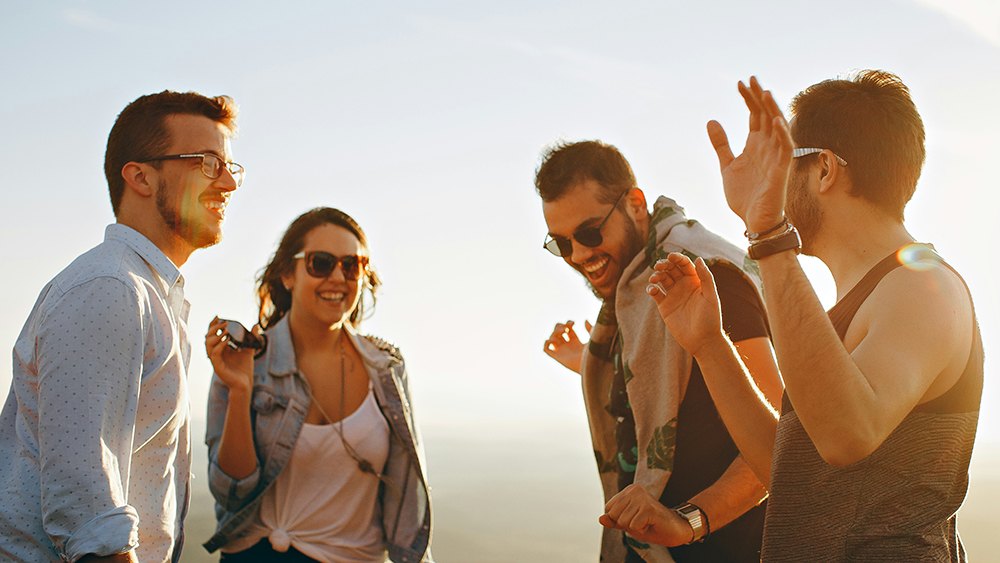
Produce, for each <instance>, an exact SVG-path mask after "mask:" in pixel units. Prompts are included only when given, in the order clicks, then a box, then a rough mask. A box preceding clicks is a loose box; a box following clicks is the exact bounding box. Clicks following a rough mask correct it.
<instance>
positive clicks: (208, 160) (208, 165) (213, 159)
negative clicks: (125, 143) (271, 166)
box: [137, 152, 246, 187]
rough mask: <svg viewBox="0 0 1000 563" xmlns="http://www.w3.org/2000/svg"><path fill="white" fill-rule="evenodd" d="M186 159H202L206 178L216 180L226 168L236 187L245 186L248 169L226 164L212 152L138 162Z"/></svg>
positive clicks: (175, 155)
mask: <svg viewBox="0 0 1000 563" xmlns="http://www.w3.org/2000/svg"><path fill="white" fill-rule="evenodd" d="M186 158H200V159H201V173H202V174H204V175H205V176H207V177H209V178H211V179H213V180H214V179H216V178H218V177H219V176H222V167H223V166H225V167H226V170H229V173H230V174H232V175H233V179H234V180H236V187H240V186H242V185H243V178H244V177H245V176H246V169H245V168H243V165H242V164H237V163H235V162H226V161H224V160H222V157H220V156H219V155H217V154H212V153H210V152H200V153H192V154H168V155H164V156H158V157H156V158H147V159H146V160H139V161H137V162H140V163H146V162H156V161H158V160H183V159H186Z"/></svg>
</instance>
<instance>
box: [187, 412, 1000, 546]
mask: <svg viewBox="0 0 1000 563" xmlns="http://www.w3.org/2000/svg"><path fill="white" fill-rule="evenodd" d="M195 432H202V429H200V428H196V429H195ZM424 434H425V440H426V441H427V456H428V463H429V465H430V469H429V473H430V476H431V485H432V487H433V503H434V504H433V507H434V540H433V553H434V557H435V560H437V561H438V562H439V563H441V562H443V563H511V562H516V563H536V562H537V563H580V562H596V561H597V550H598V545H599V542H600V527H599V526H598V524H597V517H598V516H599V514H600V508H601V504H602V503H601V499H600V491H599V488H598V485H597V478H596V469H595V467H594V463H593V458H592V454H591V451H590V447H589V441H588V436H587V434H586V429H585V428H583V427H582V426H570V425H567V424H566V423H565V422H561V423H558V424H553V425H549V426H540V427H537V433H536V434H533V433H530V432H524V433H523V434H521V435H517V434H516V433H512V432H510V430H509V429H504V435H505V436H508V438H503V439H499V438H497V437H496V435H493V436H490V435H488V434H483V435H482V437H481V438H470V437H469V434H470V432H469V429H468V428H465V429H462V430H461V432H459V430H458V429H434V428H427V429H425V431H424ZM198 436H199V442H198V443H196V448H195V459H196V464H197V467H196V472H195V474H196V484H195V493H194V497H193V502H192V506H191V512H190V515H189V518H188V524H187V530H188V532H187V537H188V543H187V545H186V549H185V552H184V556H183V557H182V559H181V561H183V562H186V563H200V562H207V561H217V560H218V556H217V555H209V554H208V553H207V552H206V551H205V550H204V549H203V548H202V547H201V545H200V544H201V543H202V542H203V541H205V540H206V539H207V538H208V537H209V536H210V535H211V533H212V530H213V529H214V524H215V521H214V516H213V513H212V498H211V495H210V494H209V493H208V489H207V485H206V482H207V481H206V477H205V467H206V465H205V463H206V461H205V447H204V446H203V445H202V444H200V436H201V434H198ZM989 448H990V444H986V445H985V446H982V447H980V449H979V450H978V451H977V452H976V457H975V459H974V460H973V471H972V485H971V488H970V493H969V498H968V499H967V501H966V504H965V506H964V507H963V509H962V511H961V512H960V514H959V530H960V532H961V534H962V539H963V541H964V542H965V546H966V549H967V550H968V553H969V558H970V560H972V561H987V560H990V559H991V557H992V556H991V555H989V554H995V553H997V551H998V549H1000V538H998V535H997V533H996V523H997V517H996V511H997V503H998V501H1000V475H998V474H997V471H996V470H991V468H996V467H1000V465H998V463H1000V451H998V448H996V447H995V446H993V448H994V449H989Z"/></svg>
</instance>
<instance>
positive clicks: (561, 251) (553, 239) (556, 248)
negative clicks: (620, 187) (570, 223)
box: [542, 190, 629, 256]
mask: <svg viewBox="0 0 1000 563" xmlns="http://www.w3.org/2000/svg"><path fill="white" fill-rule="evenodd" d="M628 192H629V190H625V191H624V192H622V195H620V196H618V199H617V200H615V204H614V205H612V206H611V210H610V211H608V214H607V215H605V216H604V219H601V222H600V223H598V224H597V225H596V226H588V227H580V228H579V229H577V230H576V231H575V232H574V233H573V238H574V239H576V242H578V243H580V244H582V245H583V246H586V247H587V248H594V247H595V246H598V245H600V244H601V243H602V242H604V236H603V235H602V234H601V229H602V228H603V227H604V224H605V223H607V222H608V219H610V218H611V214H612V213H614V212H615V209H617V208H618V204H619V203H621V202H622V199H624V198H625V194H627V193H628ZM542 246H543V247H544V248H545V250H548V251H549V252H551V253H552V254H554V255H556V256H569V255H571V254H573V241H572V240H571V239H568V238H566V237H560V236H556V235H553V234H549V235H548V236H547V237H546V238H545V242H544V243H543V244H542Z"/></svg>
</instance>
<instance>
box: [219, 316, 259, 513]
mask: <svg viewBox="0 0 1000 563" xmlns="http://www.w3.org/2000/svg"><path fill="white" fill-rule="evenodd" d="M224 324H225V321H219V319H218V317H216V318H215V319H213V321H212V323H211V324H210V325H209V328H208V333H207V334H206V335H205V350H206V352H207V353H208V357H209V359H210V360H211V361H212V367H213V368H214V369H215V375H214V376H213V377H212V386H211V389H210V390H209V396H208V419H207V425H206V431H205V443H206V444H208V459H209V462H208V473H209V489H210V490H211V491H212V495H213V496H214V497H215V499H216V500H217V501H218V502H219V503H220V504H222V505H223V506H224V507H226V508H227V509H228V510H234V509H236V508H238V507H240V506H242V504H243V501H244V499H246V498H247V497H248V496H249V495H250V493H251V492H253V490H254V489H255V488H256V486H257V483H258V481H259V479H260V471H259V468H258V464H257V453H256V449H255V447H254V441H253V428H252V425H251V420H250V408H251V401H252V399H253V352H252V351H251V350H232V349H231V348H229V347H228V346H227V345H226V342H225V341H224V339H223V338H222V336H221V335H220V334H219V330H220V329H221V328H222V327H223V326H224Z"/></svg>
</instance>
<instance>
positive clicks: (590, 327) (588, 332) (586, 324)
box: [583, 319, 594, 334]
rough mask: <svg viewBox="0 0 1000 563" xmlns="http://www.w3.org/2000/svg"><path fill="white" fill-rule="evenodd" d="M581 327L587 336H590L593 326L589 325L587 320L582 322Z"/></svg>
mask: <svg viewBox="0 0 1000 563" xmlns="http://www.w3.org/2000/svg"><path fill="white" fill-rule="evenodd" d="M583 327H584V328H586V329H587V334H590V331H592V330H594V325H592V324H590V321H588V320H587V319H584V320H583Z"/></svg>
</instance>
